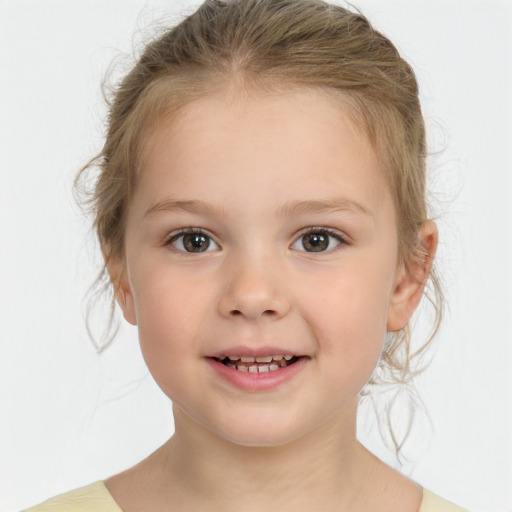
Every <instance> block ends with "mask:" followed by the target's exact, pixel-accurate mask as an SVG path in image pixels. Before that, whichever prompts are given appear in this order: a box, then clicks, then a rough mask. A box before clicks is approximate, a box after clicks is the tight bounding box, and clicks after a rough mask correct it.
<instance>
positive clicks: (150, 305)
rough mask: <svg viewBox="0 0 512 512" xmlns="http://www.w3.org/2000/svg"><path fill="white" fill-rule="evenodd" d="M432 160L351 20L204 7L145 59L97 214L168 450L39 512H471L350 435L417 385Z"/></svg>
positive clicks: (387, 63) (272, 0)
mask: <svg viewBox="0 0 512 512" xmlns="http://www.w3.org/2000/svg"><path fill="white" fill-rule="evenodd" d="M425 156H426V148H425V134H424V125H423V118H422V115H421V109H420V104H419V100H418V91H417V84H416V81H415V77H414V74H413V72H412V70H411V68H410V67H409V66H408V64H407V63H406V62H404V61H403V60H402V59H401V58H400V56H399V55H398V53H397V51H396V49H395V48H394V46H393V45H392V44H391V42H390V41H389V40H387V39H386V38H385V37H383V36H382V35H381V34H379V33H378V32H376V31H375V30H374V29H373V28H372V27H371V26H370V25H369V23H368V21H367V20H366V19H365V18H364V17H363V16H362V15H360V14H356V13H352V12H349V11H347V10H345V9H343V8H341V7H336V6H333V5H329V4H326V3H323V2H322V1H319V0H228V1H220V0H210V1H207V2H205V3H204V4H203V5H202V6H201V7H200V8H199V9H198V11H197V12H196V13H195V14H193V15H192V16H190V17H189V18H187V19H186V20H184V21H183V22H182V23H181V24H180V25H179V26H177V27H176V28H174V29H172V30H170V31H169V32H167V33H166V34H164V35H163V36H162V37H161V38H160V39H158V40H157V41H155V42H153V43H151V44H149V45H148V47H147V48H146V50H145V52H144V53H143V55H142V57H141V58H140V60H139V62H138V63H137V65H136V66H135V68H134V69H133V70H132V71H131V72H130V73H129V74H128V75H127V76H126V77H125V79H124V80H123V81H122V83H121V85H120V86H119V88H118V90H117V92H116V95H115V98H114V101H113V103H112V106H111V111H110V116H109V128H108V133H107V138H106V143H105V145H104V148H103V150H102V152H101V154H100V155H99V156H98V157H97V158H96V159H95V160H94V161H93V162H92V163H91V166H92V165H94V164H95V165H97V166H98V167H99V169H100V174H99V178H98V180H97V182H96V185H95V189H94V198H93V207H94V212H95V227H96V230H97V233H98V236H99V240H100V244H101V248H102V251H103V255H104V257H105V269H106V271H108V273H109V275H110V279H111V282H112V286H113V290H114V293H115V298H116V300H117V302H118V304H119V306H120V307H121V309H122V311H123V314H124V317H125V319H126V320H127V321H128V322H130V323H131V324H134V325H137V327H138V330H139V338H140V343H141V348H142V352H143V355H144V358H145V361H146V363H147V366H148V368H149V370H150V372H151V374H152V375H153V377H154V379H155V381H156V382H157V383H158V385H159V386H160V387H161V389H162V390H163V391H164V393H166V394H167V395H168V396H169V398H170V399H171V400H172V402H173V411H174V419H175V434H174V435H173V437H172V438H171V439H170V440H169V441H168V442H167V443H165V444H164V445H163V446H162V447H160V448H159V449H158V450H157V451H156V452H154V453H153V454H151V455H150V456H149V457H148V458H147V459H145V460H144V461H142V462H141V463H139V464H138V465H136V466H134V467H133V468H130V469H128V470H127V471H124V472H122V473H120V474H118V475H114V476H112V477H110V478H108V479H107V480H106V481H105V482H96V483H94V484H92V485H90V486H87V487H84V488H81V489H78V490H75V491H73V492H71V493H68V494H65V495H62V496H60V497H57V498H54V499H53V500H50V501H48V502H46V503H45V504H42V505H40V506H38V507H34V508H33V509H30V510H35V511H45V510H52V511H55V510H68V509H73V510H96V511H103V510H104V511H119V510H122V511H124V512H130V511H140V510H144V511H148V512H151V511H153V510H154V511H159V512H160V511H192V510H201V511H218V510H226V511H228V510H237V511H240V512H243V511H252V510H262V509H266V508H267V507H270V506H271V507H273V508H276V509H279V510H283V511H287V510H293V511H302V510H308V511H317V510H318V511H331V510H332V511H334V510H336V511H340V512H342V511H351V512H352V511H375V510H379V511H381V512H383V511H393V512H402V511H403V512H406V511H407V512H413V511H414V512H416V511H421V512H434V511H451V510H453V511H455V510H461V509H460V508H458V507H456V506H455V505H452V504H450V503H448V502H446V501H445V500H443V499H441V498H439V497H437V496H435V495H434V494H432V493H430V492H428V491H426V490H423V489H422V488H421V487H420V486H419V485H418V484H416V483H415V482H413V481H411V480H409V479H407V478H406V477H404V476H402V475H401V474H400V473H398V472H396V471H395V470H393V469H391V468H389V467H388V466H386V465H385V464H384V463H383V462H381V461H380V460H379V459H377V458H376V457H375V456H374V455H372V454H371V453H370V452H368V451H367V450H366V449H365V448H364V447H363V446H362V445H361V444H360V443H359V442H358V441H357V439H356V435H355V427H356V412H357V406H358V403H359V399H360V396H361V393H362V392H363V388H364V392H367V391H366V390H367V388H370V392H371V388H372V386H375V385H377V384H378V381H379V375H388V376H392V377H393V378H394V379H395V380H397V381H400V382H406V381H407V380H408V379H409V378H410V376H411V370H410V366H409V354H408V346H409V339H408V323H409V319H410V317H411V315H412V313H413V312H414V310H415V309H416V307H417V305H418V303H419V301H420V299H421V297H422V295H423V292H424V289H425V286H426V285H427V282H428V280H429V279H430V280H432V283H433V288H434V290H437V289H438V288H437V286H436V283H437V281H436V278H435V275H434V274H433V270H432V262H433V258H434V255H435V252H436V247H437V239H438V234H437V229H436V226H435V224H434V223H433V222H432V221H430V220H429V219H428V217H427V207H426V204H425ZM88 168H89V167H86V169H88ZM376 368H378V371H377V372H376V370H375V369H376Z"/></svg>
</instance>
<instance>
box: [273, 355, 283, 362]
mask: <svg viewBox="0 0 512 512" xmlns="http://www.w3.org/2000/svg"><path fill="white" fill-rule="evenodd" d="M272 359H273V360H274V361H279V360H281V359H283V356H272Z"/></svg>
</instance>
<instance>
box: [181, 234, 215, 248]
mask: <svg viewBox="0 0 512 512" xmlns="http://www.w3.org/2000/svg"><path fill="white" fill-rule="evenodd" d="M183 245H184V246H185V249H186V250H187V251H189V252H203V251H206V249H208V246H209V245H210V240H209V238H208V237H207V236H205V235H196V234H193V233H192V234H188V235H185V236H184V237H183Z"/></svg>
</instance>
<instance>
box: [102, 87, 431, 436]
mask: <svg viewBox="0 0 512 512" xmlns="http://www.w3.org/2000/svg"><path fill="white" fill-rule="evenodd" d="M143 149H144V156H145V164H144V168H143V170H142V174H141V177H140V181H139V183H138V185H137V189H136V192H135V195H134V197H133V200H132V203H131V204H130V207H129V211H128V216H127V225H126V246H125V249H126V252H125V259H124V261H123V262H118V263H114V264H113V265H117V266H118V267H119V268H115V269H111V270H112V271H113V272H114V273H116V272H117V274H118V275H119V273H121V274H122V278H121V280H120V282H119V289H118V292H117V297H118V300H119V302H120V304H121V306H122V308H123V310H124V314H125V317H126V319H127V320H128V321H129V322H131V323H133V324H137V325H138V329H139V335H140V343H141V347H142V352H143V355H144V358H145V361H146V363H147V365H148V367H149V370H150V371H151V373H152V375H153V377H154V378H155V380H156V382H157V383H158V384H159V386H160V387H161V388H162V390H163V391H164V392H165V393H166V394H167V395H168V396H169V397H170V398H171V399H172V400H173V402H174V407H175V416H176V418H175V419H176V425H177V427H178V423H179V422H180V421H181V422H188V424H189V425H196V426H199V425H200V426H201V427H202V428H206V429H208V430H209V431H210V432H213V433H215V434H217V435H219V436H221V437H223V438H224V439H227V440H230V441H233V442H235V443H239V444H243V445H252V446H255V445H259V446H261V445H267V446H272V445H274V446H275V445H279V444H283V443H286V442H289V441H292V440H294V439H298V438H300V437H301V436H304V435H306V434H308V433H312V432H314V431H317V430H318V429H325V428H329V427H330V426H335V427H339V425H340V424H341V423H343V424H352V423H353V420H355V411H356V406H357V401H358V394H359V392H360V390H361V388H362V387H363V386H364V385H365V383H366V382H367V381H368V379H369V378H370V376H371V375H372V372H373V370H374V368H375V366H376V364H377V362H378V360H379V357H380V354H381V351H382V347H383V342H384V338H385V334H386V330H387V328H389V329H398V328H401V327H403V326H404V325H405V323H406V322H407V320H408V318H409V316H410V314H411V313H412V310H413V309H414V306H415V301H416V299H414V300H413V298H412V297H413V295H414V293H413V292H414V291H415V290H416V288H417V286H418V284H417V283H416V281H414V280H413V279H411V277H410V276H409V275H408V274H407V272H406V271H405V270H404V269H403V268H402V267H401V266H400V265H398V263H397V261H398V249H397V248H398V238H397V230H396V219H395V209H394V205H393V201H392V198H391V195H390V192H389V190H388V186H387V184H386V182H385V179H384V177H383V173H382V170H381V168H380V162H379V160H378V158H377V157H376V154H375V153H374V151H373V149H372V147H371V146H370V144H369V142H368V140H367V139H366V137H365V136H364V135H363V134H362V132H361V131H359V130H358V129H357V128H356V126H355V125H354V124H353V123H352V122H351V121H350V120H349V118H348V116H347V115H346V114H344V113H343V111H340V109H339V107H335V106H334V104H333V103H332V100H329V99H328V98H327V97H326V96H324V95H322V94H321V93H320V92H318V93H312V92H303V93H295V94H290V95H282V96H271V97H268V96H267V97H258V98H252V99H246V100H242V99H237V100H232V99H231V100H230V99H228V98H226V97H220V96H218V97H208V98H204V99H201V100H199V101H197V102H195V103H192V104H189V105H188V106H187V107H186V108H185V109H184V110H183V111H182V112H181V114H180V117H179V119H177V120H174V121H173V122H171V121H162V122H161V123H160V124H159V125H158V128H157V129H156V132H154V133H153V134H152V136H151V138H150V140H146V141H145V144H144V148H143ZM414 285H416V288H414ZM420 294H421V292H420ZM416 295H417V290H416ZM283 356H286V357H283ZM290 356H293V357H292V358H291V359H290ZM256 358H260V359H256ZM347 421H348V422H349V423H347Z"/></svg>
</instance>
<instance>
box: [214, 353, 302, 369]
mask: <svg viewBox="0 0 512 512" xmlns="http://www.w3.org/2000/svg"><path fill="white" fill-rule="evenodd" d="M301 358H302V357H301V356H293V355H291V354H284V355H281V354H272V355H268V356H260V357H251V356H234V355H229V356H221V357H214V358H213V359H214V360H215V361H218V362H219V363H222V364H223V365H224V366H226V367H228V368H231V369H232V370H236V371H239V372H247V373H268V372H275V371H279V370H281V369H283V368H286V367H288V366H291V365H293V364H295V363H296V362H297V361H299V359H301Z"/></svg>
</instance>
